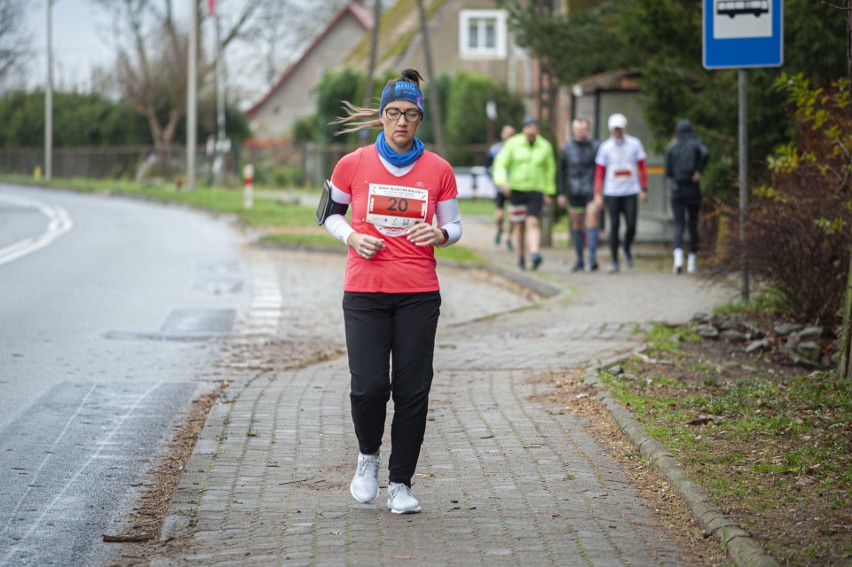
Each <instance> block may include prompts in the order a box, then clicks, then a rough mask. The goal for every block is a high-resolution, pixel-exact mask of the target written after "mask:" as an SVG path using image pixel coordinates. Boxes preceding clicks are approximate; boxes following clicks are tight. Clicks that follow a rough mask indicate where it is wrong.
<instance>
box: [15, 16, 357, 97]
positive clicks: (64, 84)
mask: <svg viewBox="0 0 852 567" xmlns="http://www.w3.org/2000/svg"><path fill="white" fill-rule="evenodd" d="M116 1H117V0H116ZM242 1H244V0H227V1H225V0H220V1H219V2H218V3H217V7H218V8H217V9H219V10H220V11H221V12H222V14H223V15H224V17H225V18H226V19H227V18H228V17H229V16H231V17H235V14H236V10H237V9H238V7H239V5H240V3H241V2H242ZM298 1H299V2H304V3H305V4H304V5H306V6H310V5H312V4H311V3H312V2H316V1H317V0H298ZM320 1H322V2H325V3H327V4H326V5H327V6H328V7H329V10H331V9H333V8H334V6H336V5H339V4H340V3H341V0H335V1H334V2H332V1H331V0H320ZM47 2H48V0H33V1H32V2H27V3H26V4H27V6H28V8H27V9H28V12H27V28H28V30H29V32H30V34H29V36H30V38H31V44H30V48H31V49H32V51H33V54H34V56H33V58H32V60H31V64H30V65H29V66H27V68H26V72H25V75H26V76H25V79H24V85H23V86H24V88H26V89H28V90H31V89H34V88H43V87H44V85H45V81H46V74H47V73H46V69H47V55H46V54H47V40H46V37H47V35H46V29H47V11H46V10H47V8H46V6H47ZM173 5H174V10H175V17H176V19H177V20H178V21H182V22H186V21H187V20H188V19H189V9H190V6H191V4H190V2H189V1H187V0H173ZM201 9H204V8H203V4H202V8H201ZM52 19H53V34H52V37H53V57H54V88H56V89H58V90H77V91H81V92H88V91H90V90H91V77H92V70H93V69H95V68H97V67H105V68H107V69H109V70H112V66H113V63H114V56H115V47H114V45H113V42H114V39H113V32H112V19H111V16H110V15H109V14H107V13H105V11H104V9H103V8H101V7H99V6H97V5H95V4H94V3H93V2H92V0H54V3H53V12H52ZM310 23H311V24H313V26H312V27H318V26H319V25H321V24H322V22H321V21H316V22H314V21H312V22H310ZM208 25H209V22H208ZM205 37H206V38H208V41H209V39H212V38H213V37H214V34H213V33H212V28H211V30H210V31H209V32H208V33H206V34H205ZM295 54H298V53H297V52H295ZM247 59H250V60H251V61H253V62H255V63H256V64H255V65H254V67H256V68H257V69H256V70H255V71H254V72H257V73H259V74H260V68H261V65H260V64H259V63H257V62H258V59H257V55H256V51H251V48H250V47H248V46H247V45H246V44H245V43H242V44H241V43H239V42H236V43H234V44H232V45H231V46H230V47H229V49H228V54H227V60H228V62H229V68H230V69H231V70H233V69H235V68H240V72H241V74H242V76H243V77H246V76H247V73H252V72H253V70H252V69H249V68H247V66H246V65H243V64H242V63H244V62H245V61H246V60H247ZM285 63H286V62H285ZM282 71H283V69H282ZM250 77H251V80H250V81H249V84H252V85H257V87H255V88H254V89H253V90H255V91H260V92H254V93H243V94H244V96H245V98H249V99H250V98H257V97H258V96H259V95H260V94H262V91H263V90H264V88H265V79H264V78H263V77H261V76H258V77H254V76H250ZM232 94H235V91H232ZM249 102H253V101H251V100H241V101H240V103H241V104H243V105H245V104H247V103H249Z"/></svg>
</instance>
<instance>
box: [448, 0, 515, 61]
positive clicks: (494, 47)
mask: <svg viewBox="0 0 852 567" xmlns="http://www.w3.org/2000/svg"><path fill="white" fill-rule="evenodd" d="M459 52H460V53H461V56H462V58H463V59H504V58H505V57H506V12H505V11H504V10H462V11H461V12H460V13H459Z"/></svg>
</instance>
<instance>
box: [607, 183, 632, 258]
mask: <svg viewBox="0 0 852 567" xmlns="http://www.w3.org/2000/svg"><path fill="white" fill-rule="evenodd" d="M605 200H606V208H607V211H608V212H609V222H610V225H609V252H610V254H611V255H612V261H613V262H615V263H618V244H619V238H618V231H619V229H620V228H621V227H620V224H619V221H620V218H621V216H622V215H624V224H626V225H627V227H626V230H625V232H624V252H625V253H626V254H630V247H631V246H632V245H633V239H634V238H635V237H636V215H637V212H638V207H639V204H638V203H639V198H638V196H637V195H627V196H625V197H606V198H605Z"/></svg>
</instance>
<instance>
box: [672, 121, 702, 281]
mask: <svg viewBox="0 0 852 567" xmlns="http://www.w3.org/2000/svg"><path fill="white" fill-rule="evenodd" d="M675 131H676V134H677V138H676V139H675V141H674V142H672V143H671V144H669V146H668V147H667V148H666V153H665V167H666V177H668V178H669V180H670V182H671V185H670V186H671V205H672V211H673V212H674V270H673V271H674V273H676V274H679V273H681V272H683V230H684V225H688V227H689V255H688V256H687V264H686V271H687V272H688V273H694V272H695V269H696V263H697V258H698V257H697V253H698V213H699V212H700V210H701V183H700V181H701V173H702V172H703V171H704V167H705V166H706V165H707V160H708V158H709V157H710V152H709V151H708V150H707V146H705V145H704V142H702V141H701V139H700V138H699V137H698V135H697V134H696V133H695V129H694V128H693V127H692V123H691V122H690V121H689V120H686V119H682V120H679V121H678V123H677V127H676V130H675Z"/></svg>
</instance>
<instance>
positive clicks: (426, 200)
mask: <svg viewBox="0 0 852 567" xmlns="http://www.w3.org/2000/svg"><path fill="white" fill-rule="evenodd" d="M331 183H332V184H333V185H334V186H335V187H337V188H338V189H340V190H341V191H343V192H344V193H347V194H349V195H352V203H351V204H350V210H351V211H352V217H351V218H352V220H351V224H352V228H354V229H355V231H356V232H360V233H362V234H368V235H370V236H373V237H375V238H381V239H383V240H384V241H385V247H384V248H382V249H381V250H379V252H378V254H376V255H375V256H374V257H373V258H371V259H369V260H367V259H365V258H362V257H360V256H359V255H358V254H357V253H356V252H355V251H354V250H353V249H352V248H350V249H349V256H348V257H347V259H346V275H345V277H344V280H343V290H344V291H350V292H361V293H418V292H426V291H437V290H438V289H439V285H438V274H437V273H436V272H435V250H434V248H433V247H432V246H415V245H414V243H413V242H410V241H409V240H408V238H407V236H408V234H407V232H408V227H409V226H411V225H412V224H413V223H414V222H416V221H421V220H422V221H423V222H427V223H429V224H432V218H433V217H434V215H435V204H436V203H438V202H439V201H447V200H449V199H453V198H455V197H456V196H457V195H458V189H457V188H456V177H455V174H454V173H453V168H452V167H451V166H450V164H449V163H447V161H446V160H444V159H443V158H441V157H439V156H438V155H437V154H434V153H432V152H430V151H428V150H427V151H425V152H423V155H421V156H420V158H419V159H418V160H417V161H416V162H415V164H414V167H412V168H411V170H410V171H409V172H408V173H406V174H405V175H402V176H401V177H397V176H396V175H393V174H392V173H391V172H390V171H388V170H387V168H386V167H385V166H384V164H383V163H382V161H381V160H380V159H379V153H378V151H377V150H376V146H375V145H370V146H365V147H363V148H359V149H357V150H355V151H354V152H352V153H350V154H347V155H345V156H343V158H342V159H341V160H340V161H339V162H337V166H335V168H334V172H333V173H332V174H331Z"/></svg>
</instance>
